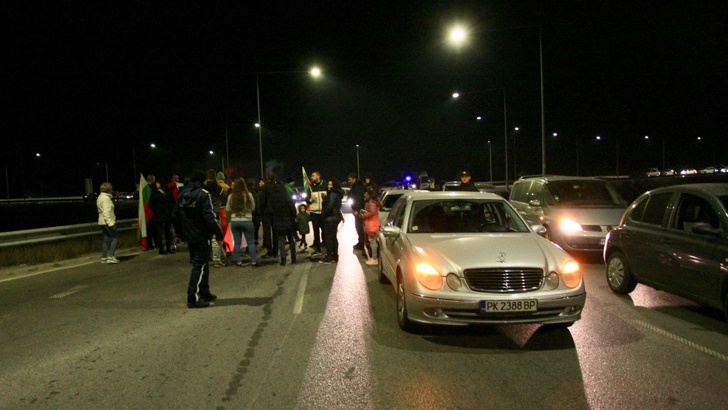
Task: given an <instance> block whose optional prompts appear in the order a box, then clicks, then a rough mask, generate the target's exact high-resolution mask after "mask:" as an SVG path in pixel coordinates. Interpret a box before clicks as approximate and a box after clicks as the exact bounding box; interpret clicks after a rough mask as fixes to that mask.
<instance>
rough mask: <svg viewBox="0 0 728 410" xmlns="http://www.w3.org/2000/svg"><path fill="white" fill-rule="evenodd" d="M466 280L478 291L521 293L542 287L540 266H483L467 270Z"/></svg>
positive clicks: (471, 287)
mask: <svg viewBox="0 0 728 410" xmlns="http://www.w3.org/2000/svg"><path fill="white" fill-rule="evenodd" d="M465 280H466V281H467V283H468V286H469V287H470V289H472V290H474V291H476V292H498V293H519V292H530V291H534V290H538V289H541V284H542V282H543V270H542V269H538V268H482V269H467V270H465Z"/></svg>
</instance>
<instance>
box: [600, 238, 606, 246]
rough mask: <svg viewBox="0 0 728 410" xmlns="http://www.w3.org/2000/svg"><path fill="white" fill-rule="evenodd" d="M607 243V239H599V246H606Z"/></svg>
mask: <svg viewBox="0 0 728 410" xmlns="http://www.w3.org/2000/svg"><path fill="white" fill-rule="evenodd" d="M605 243H607V238H601V239H599V245H604V244H605Z"/></svg>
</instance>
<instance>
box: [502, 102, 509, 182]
mask: <svg viewBox="0 0 728 410" xmlns="http://www.w3.org/2000/svg"><path fill="white" fill-rule="evenodd" d="M507 118H508V115H507V111H506V89H505V88H503V140H504V141H505V153H506V155H505V157H506V158H505V159H506V189H508V120H507Z"/></svg>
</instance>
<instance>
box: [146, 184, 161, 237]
mask: <svg viewBox="0 0 728 410" xmlns="http://www.w3.org/2000/svg"><path fill="white" fill-rule="evenodd" d="M156 183H157V178H156V177H155V176H154V175H152V174H149V175H147V185H149V192H150V195H151V192H154V190H155V189H157V184H156ZM150 199H151V198H150ZM156 238H157V224H156V223H154V213H153V212H152V216H151V217H150V218H149V220H148V221H147V249H146V250H148V251H151V250H153V249H154V248H155V247H159V244H158V243H155V242H156Z"/></svg>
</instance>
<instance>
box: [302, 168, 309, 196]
mask: <svg viewBox="0 0 728 410" xmlns="http://www.w3.org/2000/svg"><path fill="white" fill-rule="evenodd" d="M301 172H302V173H303V192H311V181H309V180H308V174H306V168H304V167H301Z"/></svg>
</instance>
